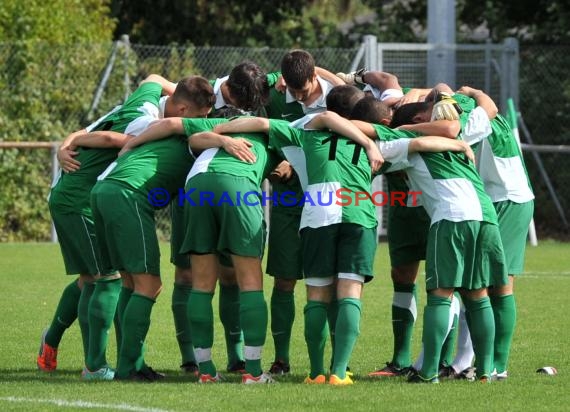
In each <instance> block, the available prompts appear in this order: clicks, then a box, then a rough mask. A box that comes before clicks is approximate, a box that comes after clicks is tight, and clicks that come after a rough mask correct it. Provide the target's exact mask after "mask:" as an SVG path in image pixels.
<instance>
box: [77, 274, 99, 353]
mask: <svg viewBox="0 0 570 412" xmlns="http://www.w3.org/2000/svg"><path fill="white" fill-rule="evenodd" d="M94 290H95V283H84V284H83V289H81V297H80V298H79V303H78V304H77V320H78V321H79V328H80V329H81V339H82V341H83V355H84V356H85V358H84V359H85V360H87V356H88V355H89V301H90V300H91V295H93V291H94Z"/></svg>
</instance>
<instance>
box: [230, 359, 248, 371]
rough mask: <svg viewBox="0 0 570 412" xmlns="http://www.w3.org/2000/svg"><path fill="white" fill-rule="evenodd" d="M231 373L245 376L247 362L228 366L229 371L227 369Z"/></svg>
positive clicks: (238, 362) (241, 361)
mask: <svg viewBox="0 0 570 412" xmlns="http://www.w3.org/2000/svg"><path fill="white" fill-rule="evenodd" d="M226 370H227V371H228V372H229V373H241V374H244V373H245V361H243V360H240V361H237V362H235V363H232V364H231V365H228V367H227V369H226Z"/></svg>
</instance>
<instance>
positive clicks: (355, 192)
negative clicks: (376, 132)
mask: <svg viewBox="0 0 570 412" xmlns="http://www.w3.org/2000/svg"><path fill="white" fill-rule="evenodd" d="M269 124H270V128H269V142H270V147H272V148H275V149H276V150H278V151H280V152H281V153H283V154H284V156H285V157H286V158H287V160H288V161H289V163H291V165H292V166H293V167H294V168H295V171H296V172H297V174H298V175H299V179H300V180H301V185H302V186H303V189H304V191H305V195H304V205H303V212H302V215H301V225H300V228H301V229H302V228H304V227H312V228H317V227H323V226H329V225H333V224H336V223H354V224H358V225H360V226H363V227H366V228H373V227H376V225H377V222H376V211H375V207H374V204H373V203H372V201H370V199H369V198H368V199H366V200H365V197H366V195H368V197H369V196H370V185H371V180H372V176H371V170H370V165H369V163H368V158H367V157H366V152H365V151H364V150H363V148H362V147H361V146H359V145H356V144H355V143H354V142H353V141H351V140H349V139H347V138H345V137H342V136H339V135H337V134H336V133H333V132H330V131H326V130H302V129H296V128H292V127H290V126H289V123H288V122H286V121H282V120H270V123H269Z"/></svg>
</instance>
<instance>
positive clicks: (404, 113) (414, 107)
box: [390, 102, 430, 127]
mask: <svg viewBox="0 0 570 412" xmlns="http://www.w3.org/2000/svg"><path fill="white" fill-rule="evenodd" d="M429 108H430V103H428V102H417V103H408V104H403V105H402V106H400V107H398V108H397V109H396V111H395V112H394V114H393V115H392V121H391V122H390V127H398V126H401V125H403V124H412V123H414V117H415V116H416V115H418V114H419V113H424V112H426V111H428V110H429Z"/></svg>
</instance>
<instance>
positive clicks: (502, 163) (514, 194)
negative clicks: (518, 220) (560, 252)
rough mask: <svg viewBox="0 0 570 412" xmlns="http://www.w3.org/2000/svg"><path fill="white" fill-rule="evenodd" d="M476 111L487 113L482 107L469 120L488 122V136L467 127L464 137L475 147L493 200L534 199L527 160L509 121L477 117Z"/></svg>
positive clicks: (478, 161)
mask: <svg viewBox="0 0 570 412" xmlns="http://www.w3.org/2000/svg"><path fill="white" fill-rule="evenodd" d="M477 111H482V112H484V110H483V109H479V108H478V109H477V110H474V111H473V112H472V114H471V115H470V118H469V123H473V122H480V123H486V124H488V125H489V129H487V131H488V132H489V134H488V136H485V137H486V138H480V135H478V134H477V133H474V132H473V131H472V130H468V129H464V130H463V132H462V134H461V136H462V138H463V139H464V140H465V141H467V142H468V143H469V144H471V145H472V146H473V149H474V150H475V155H476V157H477V170H478V171H479V174H480V176H481V179H482V180H483V183H484V184H485V191H486V192H487V193H488V194H489V196H490V197H491V199H492V200H493V202H500V201H504V200H511V201H513V202H515V203H525V202H529V201H531V200H533V199H534V194H533V192H532V188H531V184H530V181H529V179H528V173H527V171H526V167H525V164H524V159H523V157H522V153H521V151H520V149H519V145H518V143H517V141H516V139H515V137H514V135H513V133H512V130H511V127H510V125H509V124H508V122H507V120H506V119H505V118H504V117H502V116H501V115H500V114H498V115H497V116H496V117H495V118H494V119H492V120H491V121H489V118H488V117H487V114H486V113H484V116H483V115H481V116H479V117H477V116H476V112H477ZM476 117H477V119H475V118H476ZM474 119H475V120H474ZM479 129H482V127H480V128H479Z"/></svg>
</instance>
